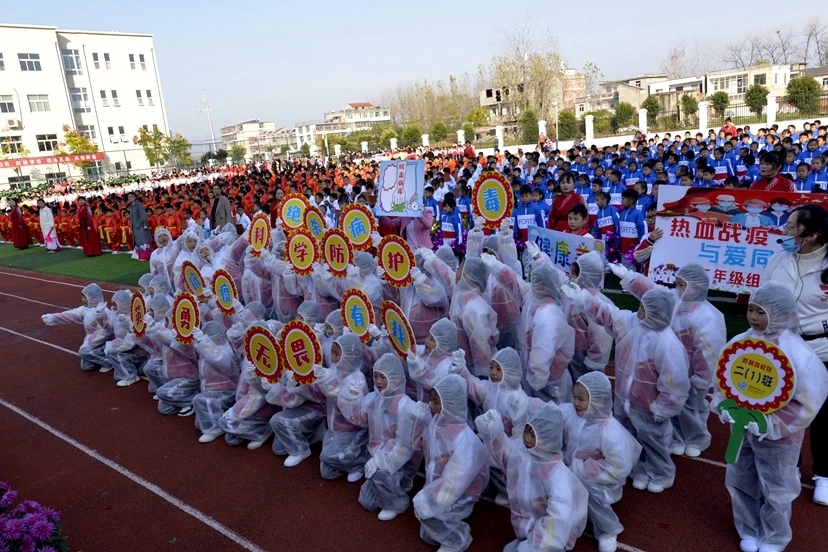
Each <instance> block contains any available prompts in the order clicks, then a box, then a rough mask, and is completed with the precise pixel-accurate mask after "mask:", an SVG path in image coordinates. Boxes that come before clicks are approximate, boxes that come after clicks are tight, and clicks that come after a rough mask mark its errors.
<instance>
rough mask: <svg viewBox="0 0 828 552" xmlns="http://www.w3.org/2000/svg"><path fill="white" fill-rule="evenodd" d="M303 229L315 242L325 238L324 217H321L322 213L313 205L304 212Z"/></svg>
mask: <svg viewBox="0 0 828 552" xmlns="http://www.w3.org/2000/svg"><path fill="white" fill-rule="evenodd" d="M305 228H307V230H308V232H310V233H311V235H312V236H313V237H314V238H316V239H317V240H321V239H322V238H323V237H324V236H325V217H323V216H322V211H320V210H319V209H318V208H316V207H314V206H313V205H311V206H309V207H308V208H307V209H306V210H305Z"/></svg>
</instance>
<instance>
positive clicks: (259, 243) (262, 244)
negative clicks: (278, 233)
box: [248, 213, 270, 258]
mask: <svg viewBox="0 0 828 552" xmlns="http://www.w3.org/2000/svg"><path fill="white" fill-rule="evenodd" d="M248 241H249V242H250V246H251V247H252V251H251V255H253V256H254V257H257V258H258V257H259V256H261V254H262V251H266V250H267V249H268V248H269V247H270V219H269V218H268V217H267V215H265V214H264V213H259V214H258V215H256V216H255V217H253V220H252V221H251V222H250V235H249V237H248Z"/></svg>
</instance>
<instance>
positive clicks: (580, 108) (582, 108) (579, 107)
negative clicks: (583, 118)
mask: <svg viewBox="0 0 828 552" xmlns="http://www.w3.org/2000/svg"><path fill="white" fill-rule="evenodd" d="M578 112H579V113H583V112H584V106H583V105H579V106H578Z"/></svg>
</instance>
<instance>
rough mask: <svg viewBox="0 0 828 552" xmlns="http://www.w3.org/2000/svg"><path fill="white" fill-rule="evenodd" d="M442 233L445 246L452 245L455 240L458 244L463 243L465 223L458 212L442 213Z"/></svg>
mask: <svg viewBox="0 0 828 552" xmlns="http://www.w3.org/2000/svg"><path fill="white" fill-rule="evenodd" d="M440 231H441V232H442V234H443V245H451V242H452V241H454V240H457V243H458V244H460V243H463V221H462V220H461V219H460V214H459V213H458V212H457V210H454V211H452V212H451V213H445V212H443V213H440Z"/></svg>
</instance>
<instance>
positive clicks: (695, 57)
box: [661, 36, 721, 79]
mask: <svg viewBox="0 0 828 552" xmlns="http://www.w3.org/2000/svg"><path fill="white" fill-rule="evenodd" d="M719 51H720V48H719V44H717V41H716V40H715V39H714V40H710V38H708V37H705V39H704V40H703V41H699V40H698V39H695V40H694V41H693V43H692V44H687V42H686V41H685V40H684V37H682V36H680V37H679V38H678V41H677V42H673V47H672V48H670V49H669V50H667V54H666V55H665V56H664V59H662V60H661V72H662V73H665V74H666V75H667V76H668V77H669V78H671V79H680V78H684V77H700V76H703V75H705V74H706V73H709V72H710V71H714V70H716V69H719V68H720V65H721V63H720V61H721V60H720V59H719V56H720V54H719Z"/></svg>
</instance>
